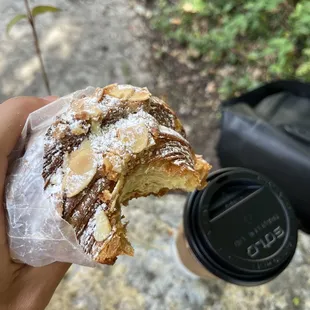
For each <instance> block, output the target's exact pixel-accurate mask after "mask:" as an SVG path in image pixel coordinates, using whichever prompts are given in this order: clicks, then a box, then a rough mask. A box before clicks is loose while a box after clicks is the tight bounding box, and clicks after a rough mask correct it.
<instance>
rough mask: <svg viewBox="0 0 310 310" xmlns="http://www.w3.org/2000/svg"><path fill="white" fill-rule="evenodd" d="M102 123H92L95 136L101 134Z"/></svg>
mask: <svg viewBox="0 0 310 310" xmlns="http://www.w3.org/2000/svg"><path fill="white" fill-rule="evenodd" d="M100 128H101V127H100V122H98V121H92V122H91V132H92V133H93V134H95V135H98V134H99V133H100Z"/></svg>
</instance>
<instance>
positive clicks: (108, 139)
mask: <svg viewBox="0 0 310 310" xmlns="http://www.w3.org/2000/svg"><path fill="white" fill-rule="evenodd" d="M141 124H143V125H145V126H146V127H147V128H148V129H151V128H156V127H158V124H157V121H156V119H155V118H154V117H153V116H151V115H150V114H148V113H146V112H145V111H143V110H139V111H138V112H137V113H135V114H129V116H128V117H127V118H123V119H120V120H119V121H117V122H116V123H115V124H111V125H110V126H108V127H107V128H104V129H102V131H101V133H100V134H99V135H98V134H96V135H94V134H90V136H89V140H90V142H91V146H92V150H93V152H94V153H95V157H96V159H97V163H98V166H101V165H102V164H103V154H105V153H107V152H112V153H113V154H115V155H119V156H116V157H115V161H116V162H117V161H118V164H119V165H121V164H122V160H123V158H121V157H120V155H124V154H126V153H127V154H128V153H129V154H132V153H133V146H134V143H135V141H136V140H135V137H132V136H131V135H128V139H126V140H121V139H120V137H119V134H120V131H123V132H126V130H127V129H129V128H137V133H138V134H141V130H143V127H141V126H140V127H139V125H141ZM150 138H151V137H150Z"/></svg>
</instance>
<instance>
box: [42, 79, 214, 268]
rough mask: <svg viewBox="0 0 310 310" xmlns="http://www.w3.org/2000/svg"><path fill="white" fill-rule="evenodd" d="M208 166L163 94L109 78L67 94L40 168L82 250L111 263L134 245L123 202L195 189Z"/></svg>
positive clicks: (200, 185) (202, 184) (130, 251)
mask: <svg viewBox="0 0 310 310" xmlns="http://www.w3.org/2000/svg"><path fill="white" fill-rule="evenodd" d="M210 168H211V166H210V165H209V164H208V163H207V162H206V161H204V160H203V159H202V157H201V156H198V155H196V154H195V153H194V152H193V150H192V148H191V146H190V144H189V142H188V141H187V140H186V136H185V132H184V129H183V126H182V125H181V122H180V120H179V119H178V118H177V116H176V115H175V113H174V112H173V111H172V110H171V108H170V107H169V106H168V105H167V104H166V103H165V102H163V101H162V100H160V99H159V98H157V97H154V96H152V95H151V93H150V92H149V91H148V89H147V88H139V87H134V86H131V85H118V84H112V85H109V86H106V87H104V88H97V89H96V91H95V92H94V94H93V95H92V96H82V97H81V98H79V99H76V100H74V101H72V102H71V103H70V106H69V107H68V109H67V111H66V112H64V113H63V114H62V115H61V116H59V117H58V119H57V120H56V121H55V123H54V124H53V125H52V126H51V127H50V128H49V129H48V130H47V133H46V137H45V145H44V166H43V172H42V176H43V178H44V181H45V190H46V192H47V193H48V194H49V195H50V196H51V199H53V200H54V201H55V205H56V209H57V212H58V213H59V214H60V215H61V216H62V218H64V219H65V220H66V221H67V222H69V223H70V224H71V225H72V227H73V228H74V230H75V232H76V236H77V239H78V241H79V243H80V245H81V247H82V248H83V250H84V251H85V253H86V254H89V255H90V256H91V257H92V258H93V259H94V260H95V261H97V262H99V263H103V264H113V263H114V262H115V260H116V258H117V256H118V255H122V254H127V255H133V253H134V251H133V248H132V247H131V245H130V242H129V241H128V240H127V238H126V226H127V223H124V222H123V221H122V214H121V205H122V204H126V203H127V202H128V201H129V200H130V199H132V198H138V197H142V196H148V195H150V194H154V195H157V196H160V195H163V194H165V193H166V192H167V191H169V190H171V189H181V190H185V191H193V190H194V189H196V188H198V189H201V188H203V187H205V186H206V177H207V174H208V172H209V170H210Z"/></svg>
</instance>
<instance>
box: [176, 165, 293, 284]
mask: <svg viewBox="0 0 310 310" xmlns="http://www.w3.org/2000/svg"><path fill="white" fill-rule="evenodd" d="M297 231H298V228H297V221H296V218H295V215H294V212H293V209H292V207H291V205H290V203H289V201H288V200H287V199H286V197H285V195H284V193H283V192H282V191H281V190H280V189H279V188H278V187H277V186H276V185H275V184H274V183H273V182H271V181H270V180H269V179H267V178H266V177H264V176H262V175H261V174H259V173H257V172H255V171H252V170H247V169H243V168H226V169H221V170H218V171H216V172H214V173H212V174H210V176H209V177H208V186H207V187H206V188H205V189H204V190H203V191H195V192H193V193H191V194H190V196H189V197H188V200H187V202H186V205H185V209H184V215H183V224H182V225H181V227H180V229H179V232H178V235H177V238H176V243H175V248H176V254H177V258H178V261H179V262H181V264H182V267H183V268H185V269H186V270H187V272H189V273H190V274H192V275H196V276H198V277H201V278H205V279H206V278H209V277H210V276H213V277H218V278H221V279H223V280H225V281H228V282H231V283H234V284H237V285H243V286H254V285H259V284H263V283H266V282H268V281H270V280H272V279H273V278H275V277H276V276H278V275H279V274H280V273H281V272H282V271H283V270H284V269H285V268H286V267H287V266H288V264H289V263H290V261H291V259H292V257H293V255H294V253H295V249H296V245H297Z"/></svg>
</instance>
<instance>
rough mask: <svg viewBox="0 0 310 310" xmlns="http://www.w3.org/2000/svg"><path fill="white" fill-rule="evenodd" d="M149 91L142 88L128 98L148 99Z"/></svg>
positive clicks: (134, 99) (131, 99) (133, 99)
mask: <svg viewBox="0 0 310 310" xmlns="http://www.w3.org/2000/svg"><path fill="white" fill-rule="evenodd" d="M150 97H151V93H150V92H149V91H148V89H147V88H142V89H141V90H139V91H136V92H135V93H134V94H133V95H132V96H131V97H130V98H129V101H145V100H148V99H150Z"/></svg>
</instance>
